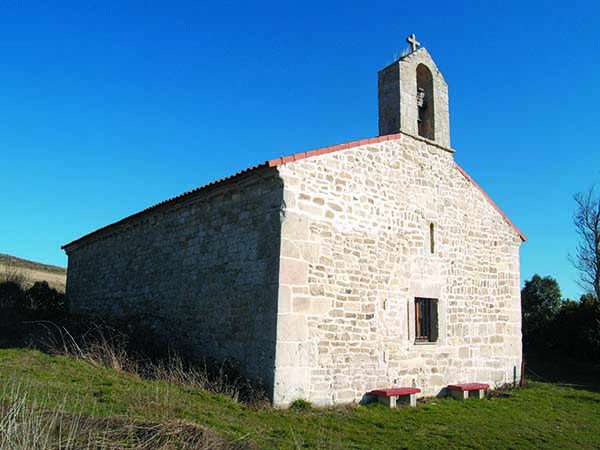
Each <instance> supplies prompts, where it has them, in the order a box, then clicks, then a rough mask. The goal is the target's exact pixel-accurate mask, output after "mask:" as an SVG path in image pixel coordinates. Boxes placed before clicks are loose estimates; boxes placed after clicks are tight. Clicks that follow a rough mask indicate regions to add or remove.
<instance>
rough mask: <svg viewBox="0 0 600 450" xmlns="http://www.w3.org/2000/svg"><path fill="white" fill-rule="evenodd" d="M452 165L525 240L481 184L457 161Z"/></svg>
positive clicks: (521, 236)
mask: <svg viewBox="0 0 600 450" xmlns="http://www.w3.org/2000/svg"><path fill="white" fill-rule="evenodd" d="M454 165H455V166H456V168H457V169H458V171H459V172H460V173H461V174H462V175H463V176H464V177H465V178H466V179H467V180H468V181H469V182H471V184H472V185H473V186H475V187H476V188H477V189H479V191H480V192H481V193H482V194H483V196H484V197H485V198H486V199H487V201H488V202H490V204H491V205H492V207H493V208H494V209H495V210H496V211H498V213H500V215H501V216H502V218H503V219H504V220H505V221H506V223H508V224H509V225H510V226H511V227H512V229H513V230H515V233H517V234H518V235H519V237H520V238H521V240H522V241H523V242H525V241H526V240H527V237H526V236H525V235H524V234H523V233H522V232H521V230H519V228H518V227H517V226H516V225H515V224H514V223H513V222H512V221H511V220H510V219H509V218H508V216H507V215H506V214H504V211H502V210H501V209H500V207H499V206H498V205H496V203H495V202H494V200H492V199H491V197H490V196H489V195H488V194H487V192H485V191H484V190H483V188H482V187H481V186H479V184H477V182H476V181H475V180H474V179H473V178H471V176H470V175H469V174H468V173H467V172H466V171H465V169H463V168H462V167H460V166H459V165H458V163H456V162H455V163H454Z"/></svg>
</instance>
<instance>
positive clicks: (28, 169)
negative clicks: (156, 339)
mask: <svg viewBox="0 0 600 450" xmlns="http://www.w3.org/2000/svg"><path fill="white" fill-rule="evenodd" d="M84 3H86V2H69V1H63V2H60V6H52V7H50V6H47V5H46V4H42V2H39V4H35V3H34V2H15V1H9V2H2V6H1V9H0V52H1V55H2V65H1V69H0V142H1V146H2V147H1V151H0V162H1V172H0V173H1V177H0V183H1V184H0V186H1V189H2V191H1V195H0V202H1V203H0V206H1V209H0V211H2V215H1V220H0V253H10V254H14V255H18V256H21V257H25V258H30V259H34V260H39V261H43V262H47V263H53V264H59V265H66V257H65V255H64V254H63V252H62V251H61V250H60V245H61V244H64V243H66V242H68V241H70V240H73V239H74V238H77V237H79V236H81V235H83V234H85V233H87V232H89V231H91V230H93V229H96V228H98V227H100V226H102V225H105V224H107V223H109V222H112V221H115V220H118V219H120V218H122V217H124V216H126V215H128V214H131V213H133V212H136V211H138V210H140V209H142V208H144V207H146V206H148V205H151V204H153V203H156V202H158V201H160V200H163V199H165V198H167V197H170V196H173V195H176V194H179V193H181V192H183V191H185V190H187V189H190V188H193V187H196V186H198V185H202V184H204V183H206V182H208V181H210V180H212V179H215V178H219V177H221V176H225V175H228V174H231V173H233V172H235V171H237V170H239V169H242V168H245V167H247V166H250V165H252V164H254V163H256V162H260V161H264V160H266V159H268V158H271V157H276V156H281V155H282V154H288V153H293V152H296V151H301V150H305V149H310V148H314V147H320V146H325V145H330V144H336V143H340V142H345V141H349V140H353V139H357V138H363V137H370V136H375V135H377V70H378V69H380V68H382V67H383V66H385V65H386V64H388V63H390V62H392V61H393V58H394V56H395V55H397V54H399V53H400V52H401V51H402V49H403V48H404V47H405V46H406V44H405V42H404V38H405V36H406V35H408V34H409V33H412V32H414V33H416V34H417V37H418V38H419V40H420V41H421V42H422V43H423V44H424V45H425V46H426V47H427V48H428V50H429V51H430V52H431V53H432V55H433V56H434V58H435V60H436V62H437V64H438V66H439V68H440V69H441V70H442V72H443V73H444V75H445V77H446V80H447V82H448V84H449V86H450V102H451V103H450V108H451V127H452V140H453V146H454V147H455V148H456V150H457V151H456V159H457V161H458V162H459V163H460V164H461V165H462V166H463V167H464V168H465V169H467V171H469V172H470V174H471V175H472V176H473V177H474V178H475V179H476V180H477V181H478V182H479V183H480V184H481V185H482V186H483V187H484V188H485V189H486V190H487V191H488V193H489V194H490V195H491V196H492V198H493V199H494V200H495V201H496V202H497V203H498V204H499V205H500V207H501V208H502V209H503V210H504V211H505V212H506V213H507V214H508V215H509V216H510V217H511V219H512V220H513V221H514V222H515V223H516V224H517V225H518V226H519V227H520V228H521V229H522V230H523V232H524V233H525V234H527V235H528V237H529V241H528V242H527V243H526V244H525V245H524V246H523V248H522V275H523V278H524V279H525V278H529V277H530V276H531V275H532V274H533V273H535V272H538V273H540V274H542V275H552V276H555V277H556V278H557V279H558V280H559V282H560V284H561V287H562V288H563V293H564V294H565V296H570V297H575V296H578V295H579V293H580V289H579V288H578V286H577V285H576V283H575V280H576V274H575V272H574V270H573V269H572V268H571V266H570V264H569V262H568V259H567V255H568V253H569V252H572V251H573V249H574V246H575V242H576V240H575V235H574V232H573V227H572V224H571V216H572V210H573V201H572V195H573V193H575V192H576V191H578V190H583V189H585V188H587V187H588V185H590V184H591V183H593V182H598V181H600V151H599V150H600V148H599V144H598V142H600V112H599V110H598V105H600V89H599V88H598V83H599V82H600V57H599V55H600V31H599V30H600V19H599V17H600V2H595V1H585V2H580V1H571V2H556V5H555V4H554V3H555V2H547V1H544V2H536V1H531V2H524V1H518V2H517V1H515V2H513V1H486V2H479V1H477V2H475V1H474V2H462V3H461V2H446V1H444V2H441V1H440V2H435V1H432V2H426V5H425V4H423V3H422V2H421V3H419V2H397V1H395V2H377V1H375V2H374V1H371V2H347V1H344V2H341V1H340V2H325V1H320V2H312V1H303V2H261V3H257V4H249V2H239V3H238V2H227V1H222V2H214V4H212V5H209V4H206V3H207V2H206V3H205V2H197V1H189V2H176V1H172V2H160V3H162V5H161V6H154V5H149V4H148V2H136V1H128V2H112V1H105V2H96V4H95V5H89V6H85V5H84Z"/></svg>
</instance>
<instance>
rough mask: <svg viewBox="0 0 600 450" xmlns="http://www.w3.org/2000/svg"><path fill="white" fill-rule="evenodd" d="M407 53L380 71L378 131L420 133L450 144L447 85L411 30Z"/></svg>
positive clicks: (438, 141) (422, 135)
mask: <svg viewBox="0 0 600 450" xmlns="http://www.w3.org/2000/svg"><path fill="white" fill-rule="evenodd" d="M406 40H407V42H408V43H409V45H410V50H409V52H408V53H407V54H405V55H404V56H402V57H400V59H398V60H397V61H394V62H393V63H392V64H390V65H389V66H387V67H385V68H383V69H382V70H380V71H379V80H378V97H379V135H380V136H384V135H387V134H394V133H398V132H402V133H406V134H410V135H413V136H420V137H422V138H425V139H428V140H430V141H433V142H435V143H436V144H438V145H441V146H442V147H447V148H450V118H449V110H448V85H447V84H446V81H445V80H444V77H443V75H442V73H441V72H440V71H439V70H438V68H437V66H436V65H435V62H434V61H433V58H432V57H431V55H430V54H429V52H428V51H427V50H426V49H425V48H424V47H421V44H420V42H418V41H417V38H416V37H415V35H414V34H411V35H410V36H409V37H408V38H407V39H406Z"/></svg>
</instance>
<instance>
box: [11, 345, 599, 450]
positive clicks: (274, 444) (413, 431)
mask: <svg viewBox="0 0 600 450" xmlns="http://www.w3.org/2000/svg"><path fill="white" fill-rule="evenodd" d="M0 379H1V380H2V385H3V386H20V388H19V389H21V390H26V392H27V399H28V402H29V403H32V404H33V403H36V404H44V405H45V406H46V407H47V408H48V409H50V410H52V409H57V408H58V409H60V410H61V411H62V412H63V413H64V414H76V415H78V416H80V417H82V418H83V419H84V420H92V419H95V420H100V419H102V418H104V419H103V420H105V421H106V420H110V421H117V422H118V421H119V420H121V421H123V420H124V419H127V420H128V421H133V422H127V423H137V422H141V423H154V424H163V425H164V424H169V423H188V424H196V425H197V426H201V427H203V429H207V430H210V432H211V433H214V434H215V435H219V436H221V437H223V438H224V439H226V440H227V441H230V442H231V441H234V442H236V443H238V444H240V443H243V444H244V445H249V446H256V447H258V448H273V449H296V448H334V449H335V448H339V449H352V448H364V449H401V448H427V449H435V448H444V449H451V448H485V449H493V448H502V449H505V448H520V449H521V448H532V449H534V448H535V449H538V448H583V449H586V448H587V449H592V448H600V389H598V388H595V387H593V386H591V387H590V386H588V387H583V386H581V385H565V384H563V383H558V382H557V383H542V382H531V383H530V384H529V386H528V387H526V388H523V389H518V390H515V391H512V392H510V396H508V397H506V398H500V397H493V398H491V399H488V400H468V401H465V402H457V401H454V400H446V399H435V400H428V401H427V402H425V403H422V404H419V405H418V407H417V408H405V407H403V408H399V409H398V410H389V409H386V408H384V407H382V406H379V405H367V406H353V407H345V408H332V409H318V408H309V407H306V408H304V407H303V408H295V409H293V410H287V411H282V410H275V409H272V408H268V407H261V408H257V407H249V406H245V405H243V404H241V403H239V402H236V401H234V400H233V399H232V398H231V397H228V396H225V395H215V394H211V393H209V392H207V391H204V390H201V389H198V388H194V387H190V386H185V385H180V384H172V383H168V382H165V381H161V380H144V379H141V378H139V377H137V376H135V375H132V374H128V373H125V372H118V371H115V370H113V369H108V368H104V367H98V366H97V365H93V364H90V363H89V362H86V361H82V360H79V359H75V358H72V357H67V356H50V355H47V354H45V353H41V352H39V351H35V350H26V349H3V350H0ZM14 392H15V390H14V389H4V390H2V388H0V395H1V396H2V397H1V398H0V401H1V404H4V405H6V404H10V403H11V401H13V402H14V401H15V399H14V398H11V397H14V396H15V394H14ZM83 419H82V420H83ZM174 448H178V447H177V446H175V447H174Z"/></svg>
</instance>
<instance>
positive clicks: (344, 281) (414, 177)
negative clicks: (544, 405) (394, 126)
mask: <svg viewBox="0 0 600 450" xmlns="http://www.w3.org/2000/svg"><path fill="white" fill-rule="evenodd" d="M279 170H280V176H281V178H282V179H283V182H284V204H285V212H284V219H283V223H282V241H281V263H280V291H279V308H278V309H279V313H278V333H277V351H276V355H277V356H276V371H275V403H276V404H279V405H287V404H289V403H290V402H292V401H293V400H295V399H297V398H304V399H307V400H310V401H312V402H315V403H317V404H322V405H330V404H339V403H348V402H353V401H360V400H361V399H362V398H363V395H364V394H365V393H366V392H369V391H370V390H372V389H375V388H382V387H390V386H413V385H416V386H418V387H420V388H421V389H422V390H423V395H427V396H430V395H438V394H439V393H440V392H441V391H442V389H443V388H444V386H446V385H447V384H449V383H463V382H473V381H478V382H488V383H490V384H492V386H493V385H498V384H502V383H505V382H512V381H513V376H514V374H515V370H516V376H517V377H519V376H520V365H521V311H520V295H519V248H520V244H521V238H520V236H519V235H518V234H517V233H516V232H515V230H514V229H513V228H512V227H511V226H510V225H509V224H508V223H507V222H506V221H505V219H504V217H503V216H502V215H501V214H500V213H499V212H498V211H497V210H496V209H495V208H494V207H493V206H492V205H491V204H490V203H489V201H488V200H487V199H486V198H485V196H484V194H482V192H481V191H480V190H479V189H477V188H476V187H475V186H474V185H473V184H472V183H471V182H470V181H469V180H468V179H466V178H465V177H464V176H463V175H462V174H461V173H460V172H459V170H458V169H457V167H456V166H455V163H454V160H453V156H452V154H451V153H450V152H446V151H444V150H442V149H440V148H439V147H437V146H433V145H430V144H428V143H426V142H423V140H418V139H414V138H412V137H410V136H406V135H402V136H400V138H399V139H396V140H393V141H387V142H381V143H376V144H372V145H364V146H361V147H356V148H352V149H347V150H342V151H339V152H335V153H330V154H327V155H322V156H317V157H313V158H308V159H304V160H300V161H296V162H292V163H289V164H284V165H282V166H280V167H279ZM430 223H433V224H434V227H435V234H436V237H435V248H436V251H435V254H433V255H431V254H430V252H429V224H430ZM415 297H433V298H437V299H439V341H438V342H437V343H434V344H415V340H414V338H415V326H414V320H415V318H414V298H415Z"/></svg>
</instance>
